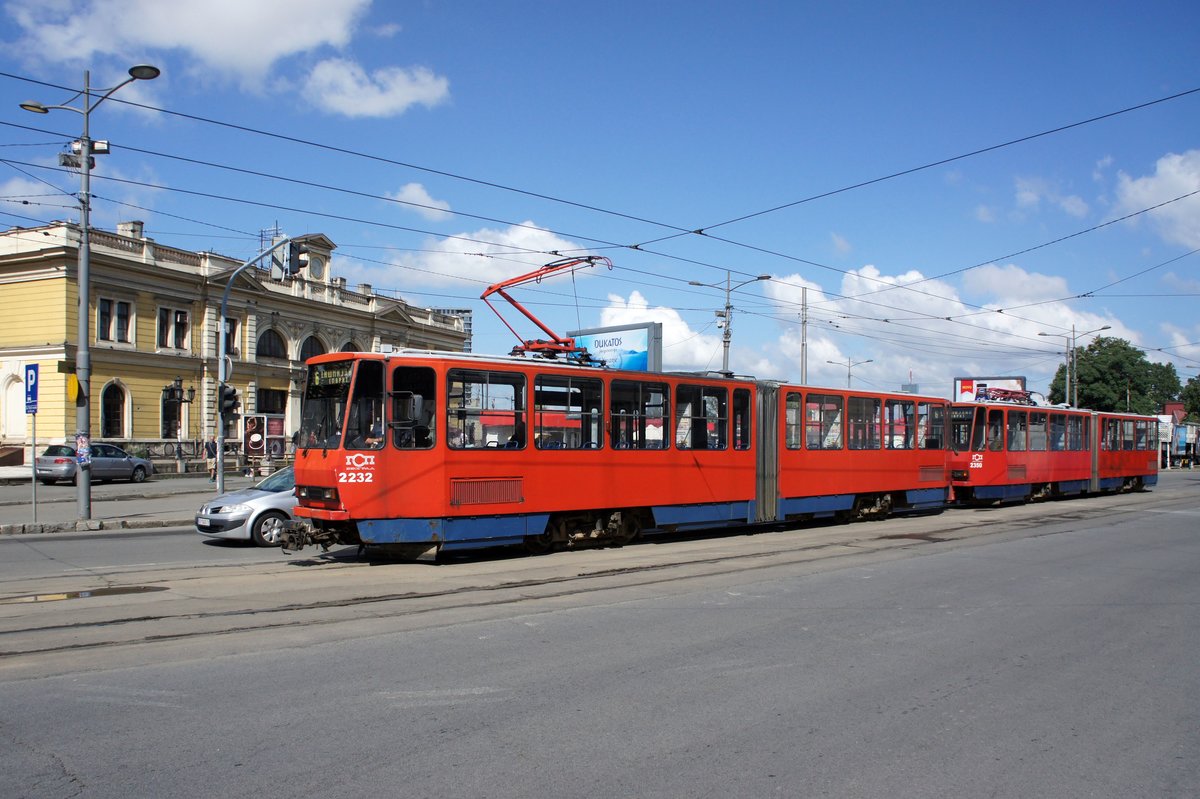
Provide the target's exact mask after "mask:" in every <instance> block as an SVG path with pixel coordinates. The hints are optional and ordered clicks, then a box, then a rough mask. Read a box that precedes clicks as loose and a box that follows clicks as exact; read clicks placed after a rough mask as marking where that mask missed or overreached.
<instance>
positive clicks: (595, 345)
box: [567, 322, 662, 372]
mask: <svg viewBox="0 0 1200 799" xmlns="http://www.w3.org/2000/svg"><path fill="white" fill-rule="evenodd" d="M567 335H568V336H571V337H572V338H574V339H575V343H576V344H577V345H579V346H581V347H586V348H587V351H588V353H589V354H590V355H591V356H592V357H593V358H596V359H597V360H600V361H604V365H605V366H607V367H609V368H610V369H632V370H635V371H639V372H661V371H662V323H661V322H643V323H640V324H636V325H620V326H617V327H597V328H591V329H589V330H573V331H570V332H568V333H567Z"/></svg>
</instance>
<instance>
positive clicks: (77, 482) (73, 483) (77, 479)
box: [71, 472, 79, 485]
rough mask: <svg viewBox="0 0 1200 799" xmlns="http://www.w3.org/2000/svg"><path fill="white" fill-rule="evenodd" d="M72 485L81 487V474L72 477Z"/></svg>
mask: <svg viewBox="0 0 1200 799" xmlns="http://www.w3.org/2000/svg"><path fill="white" fill-rule="evenodd" d="M71 485H79V473H78V472H76V473H75V474H73V475H71Z"/></svg>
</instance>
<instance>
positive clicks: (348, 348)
mask: <svg viewBox="0 0 1200 799" xmlns="http://www.w3.org/2000/svg"><path fill="white" fill-rule="evenodd" d="M342 352H362V347H359V346H358V342H357V341H347V342H346V344H345V345H344V346H343V347H342Z"/></svg>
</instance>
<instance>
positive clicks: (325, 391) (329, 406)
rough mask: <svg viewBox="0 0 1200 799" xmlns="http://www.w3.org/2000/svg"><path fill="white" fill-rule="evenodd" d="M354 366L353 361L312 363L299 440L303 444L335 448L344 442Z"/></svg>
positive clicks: (319, 447) (309, 446) (305, 446)
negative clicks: (344, 423) (344, 424)
mask: <svg viewBox="0 0 1200 799" xmlns="http://www.w3.org/2000/svg"><path fill="white" fill-rule="evenodd" d="M353 367H354V362H353V361H336V362H333V363H318V364H312V365H311V366H309V367H308V384H307V385H306V386H305V387H304V408H303V413H302V414H301V418H300V439H299V442H298V444H299V446H300V447H301V448H310V449H311V448H317V449H335V448H337V447H339V446H340V445H341V443H342V423H343V421H344V420H345V416H346V404H347V399H348V398H349V396H350V377H351V375H352V374H353Z"/></svg>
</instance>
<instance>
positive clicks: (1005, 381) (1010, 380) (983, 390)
mask: <svg viewBox="0 0 1200 799" xmlns="http://www.w3.org/2000/svg"><path fill="white" fill-rule="evenodd" d="M989 388H998V389H1001V390H1002V391H1024V390H1025V378H1024V377H1012V376H1010V377H956V378H954V401H955V402H975V401H977V400H978V401H983V400H985V399H987V391H988V389H989Z"/></svg>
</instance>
